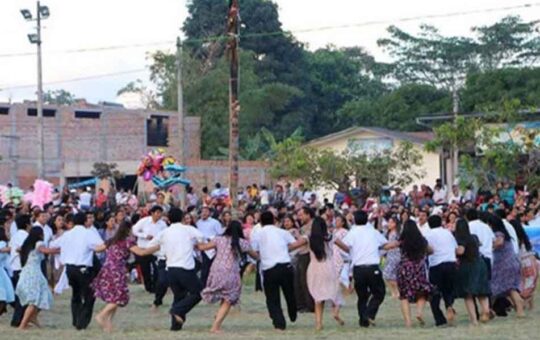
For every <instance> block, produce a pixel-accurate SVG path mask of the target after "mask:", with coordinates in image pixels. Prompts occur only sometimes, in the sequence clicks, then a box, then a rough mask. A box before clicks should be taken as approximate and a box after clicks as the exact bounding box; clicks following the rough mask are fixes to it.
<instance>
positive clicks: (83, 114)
mask: <svg viewBox="0 0 540 340" xmlns="http://www.w3.org/2000/svg"><path fill="white" fill-rule="evenodd" d="M100 116H101V112H100V111H75V118H81V119H99V117H100Z"/></svg>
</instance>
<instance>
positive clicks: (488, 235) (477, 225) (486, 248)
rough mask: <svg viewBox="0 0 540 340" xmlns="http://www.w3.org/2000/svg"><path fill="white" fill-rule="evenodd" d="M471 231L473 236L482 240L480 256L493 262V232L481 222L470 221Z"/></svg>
mask: <svg viewBox="0 0 540 340" xmlns="http://www.w3.org/2000/svg"><path fill="white" fill-rule="evenodd" d="M469 229H470V231H471V234H473V235H476V237H478V240H480V254H482V256H483V257H487V258H488V259H490V260H492V261H493V241H495V234H494V233H493V230H491V228H490V227H489V226H488V225H487V224H485V223H484V222H482V221H480V220H474V221H470V222H469Z"/></svg>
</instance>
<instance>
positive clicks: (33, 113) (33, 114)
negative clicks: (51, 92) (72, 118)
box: [26, 109, 56, 117]
mask: <svg viewBox="0 0 540 340" xmlns="http://www.w3.org/2000/svg"><path fill="white" fill-rule="evenodd" d="M26 113H27V114H28V116H30V117H37V109H28V110H27V111H26ZM55 115H56V110H54V109H43V117H54V116H55Z"/></svg>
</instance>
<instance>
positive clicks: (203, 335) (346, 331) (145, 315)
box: [0, 284, 540, 340]
mask: <svg viewBox="0 0 540 340" xmlns="http://www.w3.org/2000/svg"><path fill="white" fill-rule="evenodd" d="M130 289H131V292H132V296H131V303H130V304H129V305H128V306H127V307H125V308H122V309H120V310H119V311H118V313H117V317H116V319H115V327H116V329H115V331H114V332H113V333H112V334H110V335H109V334H104V333H103V332H102V331H101V329H99V327H98V326H97V324H96V323H95V322H94V321H92V323H91V325H90V327H89V329H87V330H86V331H76V330H74V329H73V328H72V327H71V316H70V315H71V313H70V308H69V298H70V292H66V293H64V294H63V295H62V296H60V297H56V300H55V305H54V308H53V309H52V310H51V311H44V312H42V313H41V315H40V321H41V323H42V326H43V328H41V329H29V330H27V331H24V332H20V331H17V330H15V329H12V328H10V327H9V325H8V324H9V318H10V317H11V309H10V313H9V314H7V315H4V316H2V317H0V339H17V338H19V339H22V337H24V340H31V339H42V338H45V337H47V338H49V339H90V338H92V339H100V338H104V339H128V338H129V339H130V340H132V339H133V340H134V339H156V338H159V339H178V338H183V339H207V338H210V339H213V338H215V339H269V338H275V339H285V338H286V339H347V338H349V339H352V338H359V337H369V338H372V339H411V338H414V339H434V338H436V337H444V338H452V339H465V338H466V339H481V338H482V339H484V338H490V339H510V338H514V339H538V338H540V331H539V328H538V324H537V322H538V320H540V318H539V316H540V312H538V311H536V310H534V311H529V312H528V316H527V318H525V319H520V320H518V319H516V318H515V317H514V315H511V316H509V317H507V318H497V319H495V320H493V321H492V322H490V323H489V324H486V325H480V326H478V327H471V326H469V324H468V320H467V315H466V312H465V309H464V304H463V301H462V300H458V301H457V302H456V305H455V307H456V309H457V312H458V324H457V327H453V328H446V329H436V328H435V327H434V326H433V319H432V316H431V311H430V310H429V307H428V308H426V311H425V316H426V317H425V319H426V320H427V326H426V327H424V328H420V327H418V326H416V327H414V328H412V329H405V328H404V327H403V321H402V317H401V313H400V309H399V301H397V300H394V299H391V298H389V297H388V296H387V298H386V300H385V301H384V303H383V305H382V306H381V309H380V311H379V314H378V317H377V326H376V327H374V328H369V329H360V328H359V327H358V321H357V320H358V318H357V314H356V308H355V303H356V295H351V296H349V297H347V305H346V306H345V307H344V308H343V310H342V316H343V318H344V319H345V321H346V325H345V326H344V327H339V326H337V325H336V323H335V322H334V321H333V319H332V318H331V316H330V313H328V311H326V313H325V329H324V330H323V331H321V332H315V331H314V326H313V323H314V322H313V314H300V315H299V317H298V321H297V322H296V323H295V324H290V323H289V324H288V329H287V331H286V332H283V333H278V332H276V331H274V330H273V328H272V324H271V321H270V318H269V317H268V314H267V312H266V307H265V303H264V295H263V294H262V293H254V289H253V286H252V285H251V284H250V285H248V286H246V287H245V288H244V292H243V296H242V303H241V310H240V311H238V310H235V311H234V312H233V313H232V314H231V315H229V317H228V318H227V319H226V320H225V323H224V327H223V329H224V334H221V335H215V336H214V335H210V334H209V332H208V330H209V329H210V325H211V321H212V318H213V315H214V313H215V311H216V308H217V307H216V306H212V305H206V304H205V303H203V302H201V303H200V304H199V305H198V306H196V307H195V309H194V310H193V311H192V312H191V313H190V314H189V315H188V320H187V322H186V325H185V327H184V330H183V331H180V332H178V333H176V332H170V331H169V330H168V328H169V316H168V313H167V310H168V307H169V306H168V303H170V301H171V300H172V294H171V293H170V292H169V293H168V294H167V296H166V297H165V303H166V306H163V307H162V309H161V310H160V311H158V313H155V314H154V313H152V312H151V311H150V308H149V306H150V303H151V302H152V300H153V299H152V296H151V295H148V294H146V293H145V292H144V291H143V289H142V287H141V286H131V287H130ZM102 306H103V304H102V302H101V301H99V302H97V303H96V306H95V310H94V314H95V312H96V311H97V310H99V309H101V307H102ZM413 315H414V311H413Z"/></svg>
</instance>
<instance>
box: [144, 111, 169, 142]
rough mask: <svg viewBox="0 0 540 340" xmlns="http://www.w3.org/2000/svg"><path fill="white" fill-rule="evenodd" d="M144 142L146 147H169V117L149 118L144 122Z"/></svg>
mask: <svg viewBox="0 0 540 340" xmlns="http://www.w3.org/2000/svg"><path fill="white" fill-rule="evenodd" d="M146 141H147V142H146V144H147V145H148V146H168V145H169V143H168V142H169V117H164V116H150V119H147V120H146Z"/></svg>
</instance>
